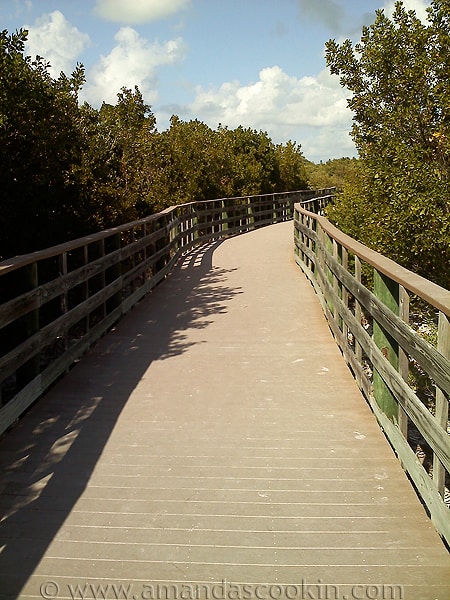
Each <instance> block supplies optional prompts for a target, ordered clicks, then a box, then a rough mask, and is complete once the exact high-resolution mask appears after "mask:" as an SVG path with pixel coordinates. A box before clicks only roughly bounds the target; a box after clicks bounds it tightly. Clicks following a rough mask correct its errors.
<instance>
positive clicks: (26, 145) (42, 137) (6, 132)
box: [0, 30, 84, 256]
mask: <svg viewBox="0 0 450 600" xmlns="http://www.w3.org/2000/svg"><path fill="white" fill-rule="evenodd" d="M26 35H27V34H26V31H22V30H21V31H19V32H16V33H15V34H13V35H11V36H8V34H7V32H6V31H3V32H1V34H0V165H1V166H0V189H1V194H2V210H1V213H0V229H1V231H2V236H1V241H0V256H1V255H4V254H6V255H11V254H16V253H18V252H21V253H22V252H27V251H30V250H34V249H36V247H42V246H45V245H47V240H48V239H52V241H53V240H54V241H61V240H62V239H63V237H65V236H62V235H61V232H64V234H66V232H67V231H69V232H70V231H71V227H72V224H73V225H75V224H74V223H73V222H72V218H71V206H72V204H73V203H74V202H75V201H76V196H77V190H76V186H74V181H73V177H72V174H73V167H74V165H75V164H77V162H79V160H80V152H81V145H80V134H79V131H78V128H77V125H76V115H77V111H78V105H77V92H78V89H79V87H80V86H81V85H82V83H83V82H84V71H83V69H82V67H81V66H79V67H77V69H76V71H75V72H74V73H73V75H72V77H71V78H67V77H66V76H65V75H61V76H60V78H59V79H57V80H53V79H52V78H51V77H50V75H49V74H48V72H47V64H46V63H44V61H43V59H42V58H40V57H36V60H34V61H32V60H31V59H30V58H29V57H26V58H25V57H24V56H23V49H24V42H25V40H26Z"/></svg>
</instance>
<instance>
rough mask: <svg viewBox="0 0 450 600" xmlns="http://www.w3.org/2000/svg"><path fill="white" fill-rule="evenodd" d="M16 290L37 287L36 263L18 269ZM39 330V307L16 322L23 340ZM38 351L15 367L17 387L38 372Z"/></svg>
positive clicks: (21, 290)
mask: <svg viewBox="0 0 450 600" xmlns="http://www.w3.org/2000/svg"><path fill="white" fill-rule="evenodd" d="M18 277H19V278H20V280H19V281H17V288H16V289H17V291H19V289H20V293H25V292H28V291H30V290H33V289H35V288H37V286H38V268H37V263H31V264H30V265H27V266H26V267H24V268H23V269H21V270H19V271H18ZM38 331H39V309H38V308H36V309H35V310H32V311H31V312H29V313H28V314H26V315H25V316H24V317H22V318H21V319H19V320H18V322H17V334H18V337H19V339H22V340H25V339H27V338H29V337H31V336H32V335H33V334H34V333H37V332H38ZM40 362H41V359H40V352H38V353H37V354H35V355H34V356H33V357H32V358H30V360H28V361H27V362H26V363H25V364H23V365H22V366H21V367H19V368H18V369H17V384H18V387H19V388H22V387H24V386H25V385H26V384H27V383H29V382H30V381H31V380H32V379H34V378H35V377H36V376H37V375H39V373H40V370H41V368H40Z"/></svg>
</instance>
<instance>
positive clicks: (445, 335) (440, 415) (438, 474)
mask: <svg viewBox="0 0 450 600" xmlns="http://www.w3.org/2000/svg"><path fill="white" fill-rule="evenodd" d="M437 349H438V350H439V352H440V353H441V354H442V355H443V356H445V358H450V321H449V318H448V317H447V315H446V314H444V313H443V312H439V323H438V346H437ZM435 417H436V421H437V422H438V424H439V425H440V426H441V427H442V428H443V429H444V430H445V431H447V427H448V400H447V398H446V396H445V394H444V392H442V391H441V390H440V389H439V388H436V411H435ZM433 480H434V483H435V485H436V487H437V489H438V492H439V494H440V495H441V496H442V498H443V497H444V490H445V468H444V466H443V465H442V463H441V461H440V460H439V459H438V457H437V456H436V454H435V455H434V456H433Z"/></svg>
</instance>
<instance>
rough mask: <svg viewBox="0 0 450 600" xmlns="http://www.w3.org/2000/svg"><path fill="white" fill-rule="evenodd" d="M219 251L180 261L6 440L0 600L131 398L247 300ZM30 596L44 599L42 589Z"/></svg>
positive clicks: (42, 542)
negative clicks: (158, 365)
mask: <svg viewBox="0 0 450 600" xmlns="http://www.w3.org/2000/svg"><path fill="white" fill-rule="evenodd" d="M220 243H221V242H215V243H211V244H207V245H204V246H201V247H200V248H197V249H195V250H193V251H192V252H190V253H189V254H188V255H186V256H185V257H183V258H182V259H180V261H179V262H178V264H177V266H176V267H175V269H174V271H173V273H172V274H171V275H170V276H169V277H168V278H167V279H166V280H165V281H164V282H163V283H162V284H161V285H160V286H158V287H157V288H156V289H155V290H154V291H153V292H152V293H151V294H149V295H148V296H147V297H146V298H145V299H144V300H142V301H141V302H140V303H139V305H138V306H136V307H135V308H134V309H133V310H132V311H131V312H130V313H129V314H128V315H127V316H126V317H124V319H122V321H120V322H119V324H118V325H117V327H115V329H114V330H113V331H112V332H110V333H109V334H108V335H107V336H105V337H104V338H103V339H102V340H101V341H100V342H99V343H98V344H97V345H96V346H95V347H94V348H93V349H92V350H91V351H90V352H89V353H88V355H86V356H85V357H84V358H83V359H81V361H80V362H79V364H77V365H76V366H75V367H74V368H73V369H72V370H71V371H70V373H68V374H67V375H66V377H64V378H63V379H61V380H60V381H59V382H58V383H57V384H56V385H55V386H54V387H53V388H52V389H51V390H50V391H49V392H48V393H47V394H46V395H45V396H44V397H43V398H42V399H41V400H40V401H39V402H37V403H36V404H35V405H34V406H33V408H32V409H31V410H30V411H28V413H27V414H26V415H25V416H24V417H23V418H22V419H21V421H20V422H19V423H18V424H17V425H16V427H14V428H13V429H12V430H11V431H10V432H8V433H6V434H5V435H4V436H3V437H2V438H1V440H0V469H1V476H0V494H1V495H0V514H1V515H2V516H1V519H0V581H1V584H0V597H1V598H17V597H18V596H19V595H20V591H21V590H22V588H23V586H24V585H25V584H26V583H27V581H28V579H29V577H30V576H31V575H32V574H33V572H34V571H35V569H36V567H37V566H38V564H39V562H40V560H41V559H42V557H43V556H44V554H45V552H46V549H47V548H48V546H49V544H50V543H51V542H52V540H53V538H54V537H55V535H56V534H57V532H58V530H59V529H60V527H61V526H62V525H63V523H64V521H65V520H66V518H67V517H68V515H69V514H70V512H71V510H72V509H73V507H74V506H75V505H76V503H77V501H78V499H79V498H80V496H81V494H82V493H83V490H84V489H85V487H86V486H87V484H88V482H89V479H90V476H91V474H92V471H93V470H94V468H95V466H96V464H97V462H98V460H99V458H100V456H101V454H102V451H103V449H104V447H105V444H106V443H107V441H108V439H109V437H110V435H111V432H112V430H113V428H114V426H115V424H116V422H117V419H118V418H119V417H120V414H121V412H122V409H123V408H124V406H125V404H126V402H127V400H128V398H129V397H130V394H131V393H132V391H133V390H134V388H135V387H136V386H137V385H138V383H139V381H140V380H141V379H142V376H143V375H144V373H145V372H146V370H147V369H148V367H149V365H150V364H151V363H152V361H154V360H165V359H167V358H169V357H171V356H176V355H178V354H181V353H184V352H188V351H189V348H190V347H191V346H192V345H193V344H196V343H199V342H198V341H195V340H196V338H195V336H193V339H194V341H192V338H190V335H189V330H192V329H203V328H206V327H208V325H209V324H210V323H212V322H213V321H214V318H215V315H217V314H218V313H223V312H226V311H227V303H228V302H229V301H230V300H231V299H232V298H233V297H234V296H235V295H236V294H239V293H241V292H240V290H239V289H232V288H230V287H229V286H228V285H227V274H228V273H229V271H227V270H225V269H221V268H219V267H214V266H213V264H212V257H213V253H214V251H215V249H216V248H217V247H218V246H219V245H220ZM34 594H35V595H36V596H38V597H39V590H38V589H37V590H35V592H34Z"/></svg>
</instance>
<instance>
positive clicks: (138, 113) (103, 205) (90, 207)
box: [78, 86, 156, 230]
mask: <svg viewBox="0 0 450 600" xmlns="http://www.w3.org/2000/svg"><path fill="white" fill-rule="evenodd" d="M79 122H80V128H81V130H82V132H83V139H84V152H83V157H82V158H83V160H82V166H81V168H80V171H79V173H78V177H79V178H80V181H81V182H82V190H83V199H84V202H83V203H82V211H83V219H84V222H85V223H86V226H87V228H88V229H89V230H94V229H96V230H98V229H104V228H106V227H110V226H112V225H118V224H120V223H125V222H127V221H132V220H134V219H137V218H138V217H139V216H141V215H142V214H146V213H148V212H151V203H150V204H149V198H148V194H149V192H148V190H149V187H150V186H151V183H152V181H151V180H152V177H151V175H152V169H151V160H152V154H153V153H152V148H153V137H154V136H155V135H156V133H155V132H156V119H155V116H154V115H153V113H152V112H151V108H150V107H149V106H148V105H146V104H145V103H144V101H143V98H142V94H141V92H140V91H139V88H138V87H137V86H136V87H135V89H134V91H132V90H130V89H128V88H125V87H124V88H122V90H121V91H120V92H119V93H118V94H117V104H116V105H115V106H113V105H111V104H106V103H103V104H102V106H101V108H100V110H95V109H93V108H92V107H91V106H90V105H89V104H87V103H85V104H84V105H83V106H82V107H81V109H80V115H79Z"/></svg>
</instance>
